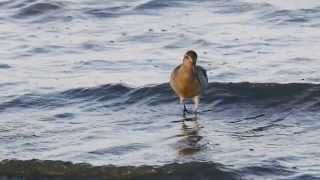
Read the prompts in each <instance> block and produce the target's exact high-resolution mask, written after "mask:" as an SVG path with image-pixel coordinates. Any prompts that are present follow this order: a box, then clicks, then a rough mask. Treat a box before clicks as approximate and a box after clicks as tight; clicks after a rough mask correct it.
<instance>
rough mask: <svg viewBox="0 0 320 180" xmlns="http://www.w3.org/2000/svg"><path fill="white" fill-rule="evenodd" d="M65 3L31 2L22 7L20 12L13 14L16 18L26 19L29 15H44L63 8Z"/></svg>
mask: <svg viewBox="0 0 320 180" xmlns="http://www.w3.org/2000/svg"><path fill="white" fill-rule="evenodd" d="M62 8H63V5H62V4H61V3H53V2H50V3H42V2H36V3H30V2H28V5H27V6H26V7H23V8H20V9H19V10H18V12H17V13H16V14H15V15H13V17H14V18H18V19H25V18H29V17H34V16H39V15H44V14H47V13H51V12H53V11H57V10H61V9H62Z"/></svg>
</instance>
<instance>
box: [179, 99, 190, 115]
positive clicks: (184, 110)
mask: <svg viewBox="0 0 320 180" xmlns="http://www.w3.org/2000/svg"><path fill="white" fill-rule="evenodd" d="M180 103H181V104H183V111H182V113H183V115H185V114H186V113H191V112H190V111H189V110H188V109H187V107H186V104H185V99H184V98H183V97H180Z"/></svg>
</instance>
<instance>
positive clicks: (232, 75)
mask: <svg viewBox="0 0 320 180" xmlns="http://www.w3.org/2000/svg"><path fill="white" fill-rule="evenodd" d="M319 28H320V1H318V0H287V1H282V0H261V1H255V0H212V1H210V0H203V1H201V0H130V1H129V0H117V1H112V0H64V1H62V0H50V1H45V0H0V117H1V118H0V142H1V143H0V160H4V159H18V160H29V159H41V160H63V161H71V162H74V163H80V162H85V163H90V164H93V165H95V166H99V165H109V164H113V165H115V166H132V165H134V166H141V165H158V166H164V165H166V164H171V163H180V164H184V163H190V162H191V163H197V162H208V163H219V164H221V165H223V166H224V167H226V168H229V169H231V170H232V171H234V172H236V173H238V174H239V175H240V176H241V178H242V179H295V180H298V179H299V180H300V179H320V151H319V148H320V142H319V139H318V138H319V136H320V121H319V117H320V116H319V115H320V110H319V107H320V85H318V84H319V82H320V71H319V68H320V63H319V60H320V49H319V48H320V29H319ZM189 49H194V50H196V51H197V52H198V56H199V60H198V63H199V64H200V65H202V66H203V67H205V68H206V69H207V70H208V76H209V82H210V85H209V87H208V89H207V91H206V94H205V95H204V96H203V97H202V100H201V110H202V111H203V113H200V114H199V115H198V116H193V115H188V116H187V117H183V116H182V113H181V106H180V105H179V103H178V98H177V97H176V96H175V95H174V94H173V92H172V90H171V89H170V87H169V85H168V83H167V82H168V79H169V74H170V72H171V70H172V69H173V68H174V67H175V66H176V65H177V64H179V63H180V62H181V59H182V56H183V54H184V53H185V52H186V51H187V50H189ZM245 82H247V83H245ZM189 108H192V105H190V106H189ZM22 162H23V161H22ZM199 173H200V175H199V176H198V177H197V176H196V177H195V179H201V178H203V176H201V172H199ZM177 179H178V178H177ZM208 179H210V177H208Z"/></svg>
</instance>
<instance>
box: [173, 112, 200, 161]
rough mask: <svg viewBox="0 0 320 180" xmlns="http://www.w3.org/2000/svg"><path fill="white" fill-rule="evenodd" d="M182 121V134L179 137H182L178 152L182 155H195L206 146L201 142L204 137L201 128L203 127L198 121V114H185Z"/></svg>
mask: <svg viewBox="0 0 320 180" xmlns="http://www.w3.org/2000/svg"><path fill="white" fill-rule="evenodd" d="M180 122H181V125H182V126H181V130H182V131H181V134H179V135H178V137H181V138H182V139H180V140H179V141H178V146H177V150H178V154H179V155H182V156H188V155H193V154H195V153H197V152H199V151H201V150H202V149H203V147H204V145H203V144H201V143H200V141H201V139H202V138H203V137H202V136H200V135H199V134H200V129H201V128H202V127H201V126H200V124H199V122H198V117H197V115H195V116H193V117H191V118H190V117H186V116H184V117H183V119H182V120H181V121H180Z"/></svg>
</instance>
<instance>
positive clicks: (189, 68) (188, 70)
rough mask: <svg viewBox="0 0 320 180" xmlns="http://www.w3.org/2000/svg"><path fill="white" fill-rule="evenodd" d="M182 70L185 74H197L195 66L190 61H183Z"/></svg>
mask: <svg viewBox="0 0 320 180" xmlns="http://www.w3.org/2000/svg"><path fill="white" fill-rule="evenodd" d="M180 71H181V72H183V74H185V75H189V76H193V75H194V74H195V67H194V65H193V64H190V63H182V65H181V69H180Z"/></svg>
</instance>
